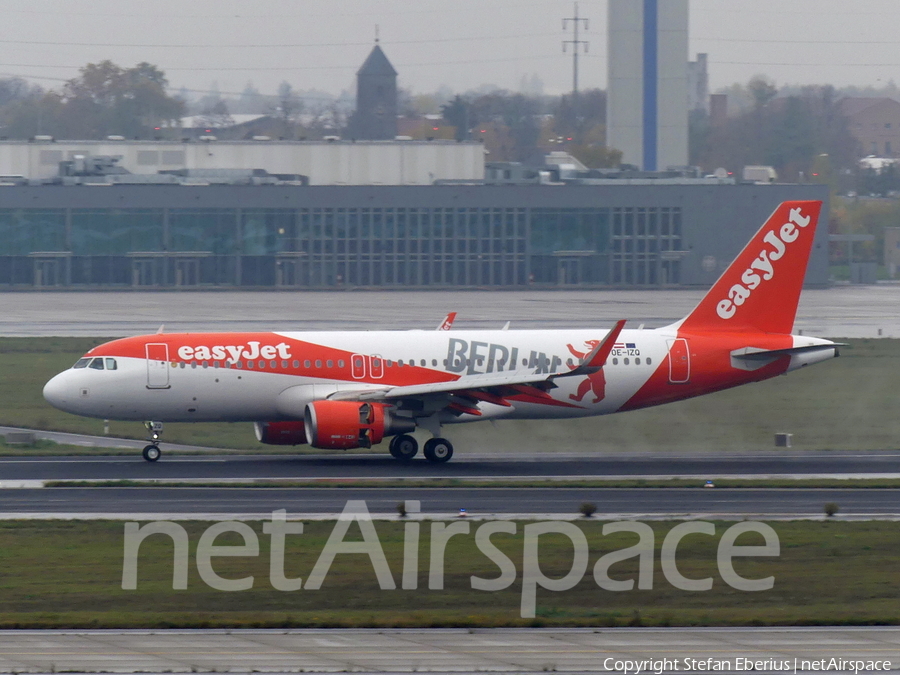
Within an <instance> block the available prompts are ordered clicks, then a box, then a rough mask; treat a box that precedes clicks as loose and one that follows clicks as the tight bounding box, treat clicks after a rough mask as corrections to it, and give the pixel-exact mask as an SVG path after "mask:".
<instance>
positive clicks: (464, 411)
mask: <svg viewBox="0 0 900 675" xmlns="http://www.w3.org/2000/svg"><path fill="white" fill-rule="evenodd" d="M820 208H821V202H814V201H792V202H784V203H783V204H781V205H780V206H779V207H778V208H777V209H776V210H775V212H774V213H773V214H772V215H771V217H770V218H769V219H768V220H767V221H766V223H765V224H764V225H763V226H762V228H761V229H760V230H759V232H757V233H756V235H754V237H753V239H752V240H751V241H750V243H749V244H748V245H747V246H746V248H744V250H743V251H742V252H741V253H740V254H739V255H738V257H737V258H736V259H735V261H734V262H733V263H732V264H731V265H730V266H729V267H728V269H727V270H725V272H724V273H723V274H722V276H721V277H720V278H719V280H718V281H717V282H716V283H715V285H714V286H713V287H712V289H711V290H710V291H709V292H708V293H707V294H706V296H705V297H704V298H703V299H702V301H701V302H700V304H699V305H698V306H697V307H696V309H694V310H693V311H692V312H691V313H690V314H689V315H688V316H687V317H685V318H684V319H682V320H680V321H677V322H676V323H673V324H671V325H669V326H665V327H662V328H655V329H647V330H641V329H637V330H631V329H629V330H624V324H625V321H619V322H618V323H616V324H615V326H614V327H613V328H612V329H611V330H601V329H596V328H588V329H583V330H527V331H515V330H506V329H503V330H488V331H485V330H478V331H466V330H459V331H449V332H448V331H447V330H446V329H447V328H449V324H450V323H452V319H453V317H452V315H451V316H448V318H447V320H445V322H444V323H443V324H442V325H441V327H440V328H441V329H443V330H437V331H415V330H412V331H352V332H281V333H196V334H156V335H144V336H140V337H131V338H124V339H121V340H114V341H112V342H107V343H106V344H103V345H100V346H98V347H95V348H94V349H92V350H90V351H89V352H88V353H87V354H85V355H84V357H83V358H81V359H79V360H78V362H77V363H76V364H75V365H74V366H73V367H72V368H70V369H69V370H66V371H64V372H62V373H60V374H59V375H57V376H56V377H54V378H53V379H51V380H50V381H49V382H48V383H47V385H46V386H45V387H44V397H45V398H46V399H47V401H48V402H50V403H51V404H52V405H54V406H56V407H57V408H59V409H61V410H65V411H67V412H71V413H75V414H78V415H85V416H89V417H98V418H105V419H115V420H141V421H146V420H152V421H150V422H147V427H148V429H149V430H150V438H149V439H148V440H149V444H148V445H147V447H145V448H144V458H145V459H147V460H148V461H151V462H152V461H155V460H157V459H158V458H159V456H160V450H159V442H160V434H161V432H162V424H163V423H164V422H240V421H249V422H255V423H256V435H257V438H258V439H259V440H260V441H261V442H262V443H269V444H274V445H299V444H304V443H308V444H309V445H311V446H312V447H314V448H326V449H351V448H369V447H371V446H373V445H376V444H378V443H381V441H382V440H383V439H385V438H388V437H391V441H390V444H389V447H390V452H391V454H392V455H393V456H394V457H396V458H397V459H399V460H410V459H412V458H413V457H414V456H415V455H416V454H417V452H418V450H419V445H418V441H417V440H416V438H415V437H414V436H412V435H411V434H412V432H414V431H415V430H416V429H417V428H421V429H423V430H425V431H426V432H428V433H430V434H431V436H432V438H430V439H429V440H428V441H427V442H426V443H425V444H424V455H425V458H426V459H427V460H429V461H431V462H446V461H447V460H449V459H450V457H451V456H452V455H453V446H452V445H451V443H450V442H449V441H448V440H446V439H445V438H443V437H442V434H441V429H442V427H444V426H445V425H448V424H455V423H462V422H476V421H479V420H487V419H548V418H575V417H588V416H592V415H606V414H610V413H617V412H625V411H628V410H635V409H638V408H645V407H648V406H654V405H660V404H662V403H669V402H671V401H680V400H682V399H686V398H691V397H693V396H699V395H701V394H708V393H710V392H714V391H719V390H722V389H728V388H730V387H736V386H738V385H741V384H747V383H749V382H758V381H760V380H765V379H768V378H770V377H775V376H776V375H781V374H783V373H786V372H789V371H792V370H796V369H798V368H802V367H804V366H807V365H810V364H813V363H818V362H819V361H824V360H826V359H830V358H832V357H834V356H837V355H838V347H839V345H838V344H836V343H834V342H830V341H828V340H823V339H820V338H813V337H806V336H799V335H792V334H791V330H792V329H793V325H794V318H795V315H796V312H797V304H798V302H799V299H800V291H801V288H802V286H803V279H804V276H805V273H806V266H807V261H808V260H809V255H810V251H811V249H812V246H813V239H814V237H815V230H816V224H817V222H818V216H819V210H820Z"/></svg>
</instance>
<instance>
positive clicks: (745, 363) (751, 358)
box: [731, 340, 846, 370]
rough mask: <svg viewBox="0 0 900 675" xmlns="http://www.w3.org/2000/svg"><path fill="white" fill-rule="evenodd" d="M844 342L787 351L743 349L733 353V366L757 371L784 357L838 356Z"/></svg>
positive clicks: (825, 343)
mask: <svg viewBox="0 0 900 675" xmlns="http://www.w3.org/2000/svg"><path fill="white" fill-rule="evenodd" d="M844 346H846V343H843V342H829V341H825V340H823V341H822V342H817V343H815V344H809V345H803V346H800V347H788V348H786V349H761V348H759V347H743V348H742V349H735V350H734V351H733V352H731V365H732V367H734V368H738V369H739V370H757V369H759V368H762V367H763V366H767V365H769V364H770V363H772V362H773V361H776V360H777V359H780V358H781V357H783V356H799V355H805V354H811V353H815V352H823V351H832V352H834V354H835V356H837V355H838V347H844Z"/></svg>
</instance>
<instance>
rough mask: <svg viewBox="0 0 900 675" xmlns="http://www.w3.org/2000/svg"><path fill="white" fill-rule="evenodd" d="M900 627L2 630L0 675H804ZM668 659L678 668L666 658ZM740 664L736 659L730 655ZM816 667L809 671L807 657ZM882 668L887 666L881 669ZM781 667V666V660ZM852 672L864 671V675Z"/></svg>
mask: <svg viewBox="0 0 900 675" xmlns="http://www.w3.org/2000/svg"><path fill="white" fill-rule="evenodd" d="M898 654H900V629H898V628H896V627H878V628H872V627H864V628H846V627H840V628H788V627H778V628H616V629H610V628H603V629H600V628H553V629H549V628H548V629H533V628H530V629H529V628H524V629H507V628H494V629H469V630H467V629H433V628H431V629H378V630H365V629H333V628H331V629H326V630H190V631H186V630H168V631H159V630H157V631H151V630H130V631H119V630H111V631H101V630H80V631H20V630H13V631H3V632H2V633H0V672H14V673H34V672H44V673H49V672H79V673H109V672H116V673H172V672H176V673H180V672H204V673H209V672H212V673H215V672H267V673H286V672H293V673H296V672H304V673H335V672H342V673H347V672H353V673H361V674H366V673H380V674H382V675H385V674H389V673H398V672H404V673H410V672H421V673H449V672H454V673H485V672H491V673H541V672H570V673H603V672H606V673H610V672H612V673H620V674H622V673H623V672H625V661H629V662H630V670H629V672H630V673H631V674H632V675H633V673H634V672H635V665H636V664H635V661H642V660H646V659H650V660H652V661H653V662H654V663H655V664H657V666H658V669H655V667H654V666H653V665H651V664H645V665H644V667H643V668H642V669H641V672H642V673H647V672H649V673H654V672H656V673H688V672H748V671H750V670H753V671H754V673H756V674H758V675H762V674H763V673H772V672H775V673H780V674H783V673H785V672H794V673H810V672H822V671H826V670H831V671H838V672H847V671H848V670H849V672H853V671H854V668H853V667H852V666H851V667H849V668H848V667H842V668H834V667H832V668H830V669H829V668H827V664H828V662H829V661H830V659H837V660H839V661H850V660H853V661H863V662H864V663H865V662H875V661H877V662H878V664H879V666H878V667H879V668H880V669H882V671H883V670H891V669H896V668H897V667H898V665H900V659H898ZM676 659H677V662H676V661H675V660H676ZM739 659H740V660H739ZM816 661H818V662H820V663H818V664H815V665H814V663H813V662H816ZM885 662H887V663H885ZM785 664H786V665H785ZM861 672H873V671H871V670H868V671H867V670H865V666H863V669H862V671H861Z"/></svg>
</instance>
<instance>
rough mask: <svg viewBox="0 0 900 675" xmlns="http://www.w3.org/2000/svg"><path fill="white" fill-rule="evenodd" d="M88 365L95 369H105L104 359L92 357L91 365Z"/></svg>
mask: <svg viewBox="0 0 900 675" xmlns="http://www.w3.org/2000/svg"><path fill="white" fill-rule="evenodd" d="M88 367H89V368H93V369H94V370H103V359H92V360H91V365H90V366H88Z"/></svg>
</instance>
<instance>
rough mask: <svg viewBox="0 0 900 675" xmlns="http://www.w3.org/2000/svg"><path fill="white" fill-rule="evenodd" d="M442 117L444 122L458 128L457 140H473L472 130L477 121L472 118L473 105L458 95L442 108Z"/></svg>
mask: <svg viewBox="0 0 900 675" xmlns="http://www.w3.org/2000/svg"><path fill="white" fill-rule="evenodd" d="M441 117H443V118H444V121H445V122H446V123H447V124H449V125H451V126H454V127H456V140H457V141H466V140H469V138H471V133H470V131H469V130H470V129H471V128H472V126H473V125H475V124H476V122H477V120H475V119H474V118H473V117H472V112H471V103H470V102H469V101H467V100H466V99H464V98H463V97H462V96H460V95H459V94H457V95H456V96H454V97H453V100H452V101H450V102H449V103H445V104H444V105H442V106H441Z"/></svg>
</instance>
